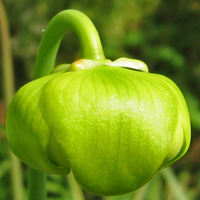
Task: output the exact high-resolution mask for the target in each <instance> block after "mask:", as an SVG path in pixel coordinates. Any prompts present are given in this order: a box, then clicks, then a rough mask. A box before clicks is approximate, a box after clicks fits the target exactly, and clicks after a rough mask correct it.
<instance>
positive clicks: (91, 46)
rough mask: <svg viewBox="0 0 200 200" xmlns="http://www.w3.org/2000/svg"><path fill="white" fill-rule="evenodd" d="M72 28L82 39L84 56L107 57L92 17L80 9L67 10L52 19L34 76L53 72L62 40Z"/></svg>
mask: <svg viewBox="0 0 200 200" xmlns="http://www.w3.org/2000/svg"><path fill="white" fill-rule="evenodd" d="M70 29H71V30H73V31H74V32H75V33H76V35H77V37H78V39H79V41H80V46H81V53H82V58H84V59H91V60H99V59H100V60H103V59H105V57H104V53H103V49H102V46H101V41H100V39H99V35H98V32H97V31H96V28H95V27H94V25H93V23H92V22H91V21H90V19H89V18H88V17H87V16H86V15H84V14H83V13H81V12H79V11H76V10H65V11H62V12H60V13H59V14H57V15H56V16H55V17H54V18H53V19H52V20H51V21H50V23H49V24H48V26H47V28H46V30H45V32H44V35H43V37H42V40H41V43H40V47H39V50H38V55H37V59H36V65H35V72H34V78H39V77H41V76H44V75H47V74H50V73H51V71H52V69H53V67H54V64H55V59H56V55H57V52H58V48H59V45H60V42H61V40H62V38H63V36H64V35H65V33H66V32H67V31H68V30H70Z"/></svg>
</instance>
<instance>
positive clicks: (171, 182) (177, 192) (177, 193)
mask: <svg viewBox="0 0 200 200" xmlns="http://www.w3.org/2000/svg"><path fill="white" fill-rule="evenodd" d="M160 174H161V175H162V176H163V178H164V179H165V181H166V183H167V185H168V187H169V189H170V190H171V192H172V194H173V197H174V198H175V199H177V200H188V199H189V198H188V197H187V196H186V194H185V192H184V191H183V189H182V188H181V186H180V184H179V182H178V180H177V178H176V176H175V175H174V173H173V171H172V169H171V168H170V167H168V168H165V169H163V170H161V171H160Z"/></svg>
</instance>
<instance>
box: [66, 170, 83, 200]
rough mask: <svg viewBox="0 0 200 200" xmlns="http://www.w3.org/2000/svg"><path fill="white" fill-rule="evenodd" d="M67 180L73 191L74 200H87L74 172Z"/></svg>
mask: <svg viewBox="0 0 200 200" xmlns="http://www.w3.org/2000/svg"><path fill="white" fill-rule="evenodd" d="M67 180H68V183H69V185H70V188H71V191H72V197H73V200H85V197H84V194H83V191H82V189H81V188H80V186H79V185H78V184H77V182H76V181H75V179H74V177H73V174H72V172H71V173H70V174H69V175H67Z"/></svg>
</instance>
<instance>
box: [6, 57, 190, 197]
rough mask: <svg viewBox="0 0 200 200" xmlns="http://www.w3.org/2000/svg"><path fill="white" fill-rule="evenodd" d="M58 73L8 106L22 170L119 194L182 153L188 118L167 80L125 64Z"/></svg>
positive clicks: (88, 64)
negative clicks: (68, 176)
mask: <svg viewBox="0 0 200 200" xmlns="http://www.w3.org/2000/svg"><path fill="white" fill-rule="evenodd" d="M63 66H64V65H63ZM61 69H62V70H61V71H58V72H55V73H53V74H51V75H47V76H44V77H41V78H38V79H36V80H34V81H32V82H30V83H28V84H26V85H25V86H23V87H22V88H21V89H20V90H19V91H18V92H17V93H16V95H15V96H14V98H13V100H12V102H11V104H10V107H9V110H8V115H7V137H8V142H9V144H10V147H11V149H12V150H13V152H14V153H15V154H16V156H18V157H19V158H20V159H21V160H22V161H23V162H24V163H26V164H27V165H29V166H31V167H33V168H35V169H37V170H40V171H43V172H46V173H52V174H60V175H65V174H68V173H69V172H70V170H72V172H73V174H74V177H75V179H76V180H77V182H78V183H79V184H80V185H81V186H82V187H83V188H84V189H85V190H86V191H89V192H91V193H94V194H98V195H119V194H124V193H128V192H131V191H133V190H136V189H138V188H140V187H141V186H143V185H144V184H145V183H147V182H148V181H149V180H150V179H151V178H152V177H153V176H154V174H155V173H156V172H157V171H158V170H160V169H162V168H164V167H167V166H169V165H171V164H172V163H174V162H175V161H177V160H178V159H180V158H181V157H182V156H183V155H184V154H185V153H186V151H187V149H188V147H189V144H190V119H189V113H188V109H187V105H186V102H185V100H184V97H183V95H182V93H181V92H180V90H179V89H178V87H177V86H176V85H175V84H174V83H173V82H172V81H171V80H170V79H168V78H166V77H164V76H162V75H158V74H153V73H148V68H147V67H146V65H145V64H144V63H143V62H141V61H137V60H132V59H126V58H121V59H118V60H116V61H114V62H111V61H110V60H106V59H99V60H95V59H91V60H90V59H82V60H79V61H76V62H74V63H72V64H71V65H66V69H63V67H61Z"/></svg>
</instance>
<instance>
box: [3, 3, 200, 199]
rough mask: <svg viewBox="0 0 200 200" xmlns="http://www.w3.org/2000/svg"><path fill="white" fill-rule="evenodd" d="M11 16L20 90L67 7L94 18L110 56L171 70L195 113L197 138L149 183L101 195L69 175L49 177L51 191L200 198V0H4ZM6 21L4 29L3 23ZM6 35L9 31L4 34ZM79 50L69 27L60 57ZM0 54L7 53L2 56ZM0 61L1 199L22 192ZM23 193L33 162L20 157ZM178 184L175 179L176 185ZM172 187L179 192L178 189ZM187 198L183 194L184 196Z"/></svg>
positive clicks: (72, 56)
mask: <svg viewBox="0 0 200 200" xmlns="http://www.w3.org/2000/svg"><path fill="white" fill-rule="evenodd" d="M2 3H3V5H4V7H5V10H6V13H7V18H8V22H9V29H10V39H9V40H10V42H11V50H12V62H13V63H14V79H15V90H17V89H19V88H20V87H21V86H22V85H24V84H25V83H27V82H29V81H31V80H32V76H33V69H34V62H35V58H36V53H37V49H38V45H39V42H40V39H41V36H42V30H43V29H45V27H46V25H47V23H48V21H49V20H50V19H51V18H52V17H53V16H54V15H55V14H57V13H58V12H60V11H62V10H65V9H69V8H70V9H78V10H80V11H82V12H84V13H85V14H86V15H87V16H88V17H89V18H90V19H91V20H92V21H93V23H94V24H95V26H96V28H97V30H98V32H99V34H100V38H101V41H102V45H103V48H104V51H105V55H106V57H107V58H109V59H111V60H115V59H117V58H119V57H130V58H136V59H140V60H142V61H144V62H145V63H146V64H147V65H148V67H149V71H150V72H152V73H159V74H163V75H165V76H167V77H169V78H171V79H172V80H173V81H174V82H175V83H176V84H177V85H178V86H179V87H180V89H181V90H182V92H183V94H184V96H185V98H186V101H187V104H188V107H189V111H190V116H191V124H192V143H191V146H190V149H189V151H188V153H187V154H186V155H185V156H184V157H183V158H182V159H181V160H180V161H178V162H177V163H176V164H174V165H173V166H172V168H171V169H170V172H169V171H168V172H169V174H168V175H167V176H166V174H165V175H163V174H162V173H160V174H159V173H158V175H156V176H155V178H154V179H153V180H152V181H151V182H150V183H149V184H148V185H146V186H145V187H144V188H142V189H141V190H138V191H136V192H133V193H131V194H128V195H123V196H118V197H98V196H94V195H91V194H88V193H86V192H83V191H81V190H79V189H76V188H77V187H75V189H74V187H73V186H71V184H70V181H69V179H68V178H66V177H60V176H49V177H48V184H47V190H48V199H50V200H64V199H65V200H67V199H70V200H71V199H74V200H75V199H76V200H81V199H77V197H76V193H78V192H82V195H83V196H82V197H79V198H83V199H86V200H87V199H88V200H101V199H103V200H126V199H127V200H129V199H130V200H131V199H135V200H140V199H141V200H161V199H162V200H165V199H172V200H173V199H174V200H175V199H180V200H184V199H189V200H198V199H200V1H199V0H178V1H175V0H93V1H91V0H56V1H55V0H34V1H33V0H18V1H16V0H4V1H2ZM0 29H4V27H3V26H2V23H1V24H0ZM0 38H1V39H0V43H2V40H3V38H2V37H1V36H0ZM3 52H4V49H2V48H1V49H0V53H1V55H2V54H3ZM79 57H80V49H79V43H78V40H77V38H76V36H75V34H74V33H73V32H71V31H69V32H68V33H67V34H66V36H65V37H64V39H63V41H62V43H61V46H60V49H59V52H58V56H57V61H56V62H57V63H56V64H61V63H71V62H73V61H74V60H76V59H78V58H79ZM1 60H2V56H1ZM2 71H3V70H2V62H0V200H11V199H16V198H15V197H14V196H15V195H14V194H13V192H12V190H11V185H12V173H11V166H10V165H11V163H10V161H9V159H10V154H9V150H8V145H7V141H6V130H5V118H6V106H5V102H4V101H3V99H4V98H3V88H4V84H3V78H2V74H3V72H2ZM21 170H22V175H21V177H22V182H23V193H24V194H25V195H26V194H27V166H25V165H24V164H21ZM170 185H171V186H173V187H170ZM173 188H174V189H175V190H176V191H178V192H180V196H179V195H178V194H175V193H178V192H174V191H173ZM183 198H184V199H183Z"/></svg>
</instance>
